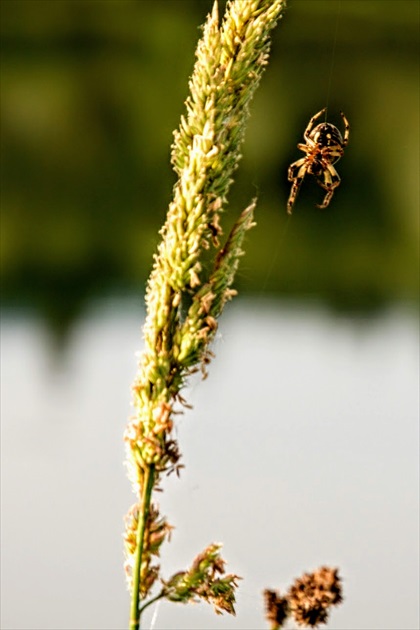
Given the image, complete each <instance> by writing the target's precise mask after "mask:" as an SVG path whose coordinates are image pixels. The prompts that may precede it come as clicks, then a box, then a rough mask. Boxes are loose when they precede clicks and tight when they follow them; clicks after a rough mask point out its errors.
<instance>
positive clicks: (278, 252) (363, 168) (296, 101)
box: [0, 0, 419, 328]
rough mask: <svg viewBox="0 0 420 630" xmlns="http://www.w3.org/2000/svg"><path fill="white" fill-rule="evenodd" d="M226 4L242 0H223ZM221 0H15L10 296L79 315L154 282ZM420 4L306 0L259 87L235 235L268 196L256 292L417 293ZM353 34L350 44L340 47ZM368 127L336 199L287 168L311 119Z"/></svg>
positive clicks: (8, 177) (5, 108) (8, 21)
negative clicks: (206, 33) (109, 296)
mask: <svg viewBox="0 0 420 630" xmlns="http://www.w3.org/2000/svg"><path fill="white" fill-rule="evenodd" d="M220 4H221V5H222V7H223V5H224V2H221V3H220ZM211 5H212V0H60V1H59V2H58V1H56V0H1V3H0V10H1V46H2V50H1V159H2V162H1V205H2V218H1V267H2V292H3V302H4V304H5V305H8V304H9V305H10V304H15V305H16V304H23V305H26V306H28V307H31V308H36V309H37V310H39V311H41V312H42V313H43V314H44V315H45V316H47V317H48V318H49V321H50V323H51V324H54V325H55V326H56V327H58V328H60V327H64V326H66V325H67V324H68V323H69V322H70V321H71V320H72V319H73V318H74V317H75V316H76V315H77V313H78V312H79V311H80V309H81V308H82V307H83V305H84V303H85V302H86V300H88V299H91V298H92V297H94V296H96V295H100V294H105V293H107V292H110V291H118V292H130V291H136V292H137V293H141V292H142V290H143V288H144V282H145V280H146V278H147V276H148V273H149V271H150V268H151V264H152V255H153V252H154V250H155V248H156V244H157V242H158V230H159V228H160V226H161V224H162V223H163V221H164V217H165V213H166V209H167V206H168V203H169V201H170V198H171V192H172V186H173V184H174V181H175V178H174V174H173V172H172V170H171V167H170V161H169V160H170V145H171V143H172V131H173V129H175V128H176V127H177V126H178V123H179V117H180V115H181V114H182V113H183V112H184V100H185V98H186V96H187V90H188V86H187V83H188V77H189V76H190V74H191V72H192V67H193V64H194V50H195V46H196V43H197V40H198V38H199V36H200V30H199V28H198V26H199V25H200V24H202V23H203V22H204V19H205V16H206V14H207V12H208V11H209V10H210V8H211ZM418 38H419V15H418V3H417V2H415V1H412V0H388V1H387V2H382V1H381V0H342V1H341V2H340V1H339V0H289V9H288V11H287V14H286V16H285V17H284V19H283V20H282V21H281V23H280V24H279V26H278V28H277V30H276V32H275V34H274V41H273V47H272V56H271V60H270V64H269V66H268V69H267V72H266V74H265V75H264V77H263V81H262V84H261V87H260V89H259V91H258V93H257V95H256V97H255V99H254V102H253V106H252V115H251V119H250V123H249V127H248V132H247V138H246V142H245V145H244V150H243V160H242V162H241V166H240V169H239V171H238V174H237V180H236V182H235V185H234V187H233V190H232V195H231V199H230V205H229V212H228V214H227V215H226V216H225V227H226V230H227V229H228V227H229V224H230V223H231V222H233V219H234V217H235V216H236V215H237V214H238V213H239V212H240V211H241V210H242V209H243V208H244V207H245V205H246V204H247V203H248V201H249V200H250V199H251V198H252V197H253V196H254V195H255V194H257V195H258V198H259V203H258V208H257V222H258V226H257V228H256V229H254V230H253V231H252V232H251V235H250V237H249V239H248V242H247V255H246V257H245V258H244V259H243V262H242V266H241V269H240V274H239V287H238V288H239V289H240V290H241V293H246V292H248V293H253V292H254V293H255V292H257V293H258V294H261V292H262V293H264V294H269V293H271V294H278V295H282V296H288V295H292V296H296V297H298V298H308V297H312V298H314V299H318V300H322V301H324V302H326V303H328V304H330V305H331V306H332V307H334V308H336V309H339V310H342V311H345V312H348V311H349V310H351V311H352V312H354V311H359V312H366V311H372V310H373V311H376V310H377V309H378V308H383V307H386V306H387V305H390V304H392V303H394V302H397V301H410V302H413V301H417V298H418V292H419V286H418V279H419V276H418V243H419V222H418V209H419V74H418V71H419V67H418V44H419V42H418ZM334 42H335V43H334ZM327 102H328V106H329V114H328V119H329V120H330V121H331V122H333V123H334V124H337V126H339V127H341V119H340V116H339V111H340V110H343V111H344V112H345V114H346V115H347V117H348V118H349V120H350V123H351V133H350V143H349V146H348V148H347V150H346V154H345V156H344V158H343V159H342V160H341V161H340V162H339V163H338V164H337V171H338V172H339V174H340V176H341V178H342V184H341V186H340V187H339V188H338V189H337V191H336V193H335V195H334V197H333V200H332V202H331V205H330V207H329V208H328V209H326V210H319V209H317V208H315V207H314V205H315V203H319V202H320V201H321V199H322V198H323V191H322V190H321V189H320V188H319V187H318V186H317V185H316V184H315V183H314V182H311V181H310V178H308V181H306V182H305V183H304V186H303V187H302V190H301V193H300V195H299V197H298V201H297V204H296V206H295V210H294V215H293V217H292V218H291V219H290V220H289V219H288V218H287V215H286V210H285V205H286V200H287V196H288V193H289V184H288V182H287V167H288V165H289V164H290V163H291V162H292V161H295V160H297V159H298V158H299V157H302V155H303V154H302V153H300V152H299V150H298V149H297V148H296V144H297V143H298V142H301V141H302V134H303V131H304V129H305V127H306V125H307V123H308V121H309V118H310V117H311V116H312V115H313V114H314V113H316V112H317V111H319V110H320V109H321V108H322V107H324V106H325V105H326V104H327Z"/></svg>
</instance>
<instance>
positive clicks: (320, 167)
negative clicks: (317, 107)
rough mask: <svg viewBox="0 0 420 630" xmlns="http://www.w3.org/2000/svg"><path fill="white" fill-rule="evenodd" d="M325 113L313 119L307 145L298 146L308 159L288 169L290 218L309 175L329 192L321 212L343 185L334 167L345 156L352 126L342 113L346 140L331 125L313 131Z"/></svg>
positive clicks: (306, 136)
mask: <svg viewBox="0 0 420 630" xmlns="http://www.w3.org/2000/svg"><path fill="white" fill-rule="evenodd" d="M326 109H327V108H326V107H324V109H321V111H320V112H318V113H317V114H315V116H312V118H311V120H310V121H309V124H308V126H307V127H306V129H305V132H304V134H303V137H304V138H305V142H306V144H301V143H299V144H298V145H297V146H298V149H300V150H301V151H304V153H306V155H305V157H303V158H301V159H300V160H297V162H293V164H291V165H290V166H289V172H288V180H289V182H293V185H292V188H291V191H290V195H289V199H288V202H287V212H288V214H292V209H293V205H294V203H295V201H296V197H297V194H298V192H299V188H300V185H301V183H302V181H303V178H304V177H305V175H306V174H307V173H309V174H310V175H314V176H315V177H316V180H317V182H318V184H319V185H320V186H322V188H324V189H325V190H326V191H327V194H326V195H325V197H324V201H323V202H322V203H321V204H317V207H318V208H326V207H327V206H328V204H329V203H330V201H331V198H332V196H333V194H334V190H335V189H336V188H337V186H339V185H340V181H341V180H340V177H339V176H338V173H337V171H336V170H335V168H334V166H333V164H335V163H336V162H338V160H339V159H340V158H341V156H342V155H343V153H344V148H345V147H346V146H347V143H348V141H349V134H350V125H349V121H348V120H347V118H346V117H345V116H344V114H343V112H340V114H341V117H342V119H343V122H344V138H343V136H342V135H341V133H340V131H339V130H338V129H337V127H335V126H334V125H331V123H327V122H325V123H320V124H319V125H317V126H316V127H314V125H315V121H316V120H318V118H319V117H320V116H322V114H323V113H324V112H325V111H326Z"/></svg>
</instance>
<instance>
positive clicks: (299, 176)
mask: <svg viewBox="0 0 420 630" xmlns="http://www.w3.org/2000/svg"><path fill="white" fill-rule="evenodd" d="M307 168H308V167H307V163H306V158H302V159H301V160H298V161H297V162H294V163H293V164H291V165H290V166H289V173H288V180H289V182H293V184H292V188H291V190H290V195H289V199H288V200H287V213H288V214H292V210H293V205H294V203H295V201H296V197H297V195H298V192H299V188H300V185H301V183H302V182H303V178H304V177H305V175H306V172H307Z"/></svg>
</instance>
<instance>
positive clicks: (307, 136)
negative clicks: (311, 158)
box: [299, 107, 327, 148]
mask: <svg viewBox="0 0 420 630" xmlns="http://www.w3.org/2000/svg"><path fill="white" fill-rule="evenodd" d="M326 109H327V108H326V107H324V109H321V111H320V112H318V113H317V114H315V116H312V118H311V120H310V121H309V123H308V126H307V127H306V129H305V132H304V134H303V137H304V138H305V140H306V142H307V143H308V144H311V145H313V142H312V140H311V139H310V137H309V134H310V133H311V131H312V129H313V127H314V124H315V121H316V120H318V118H319V117H320V116H322V114H323V113H324V112H325V110H326ZM299 148H300V147H299Z"/></svg>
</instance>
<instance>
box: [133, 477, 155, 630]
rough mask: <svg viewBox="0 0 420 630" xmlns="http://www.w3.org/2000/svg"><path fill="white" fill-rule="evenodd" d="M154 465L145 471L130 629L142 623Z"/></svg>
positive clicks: (135, 628)
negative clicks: (142, 585)
mask: <svg viewBox="0 0 420 630" xmlns="http://www.w3.org/2000/svg"><path fill="white" fill-rule="evenodd" d="M154 476H155V471H154V466H149V467H148V468H147V469H146V471H145V476H144V486H143V488H142V500H141V503H140V506H141V507H140V514H139V522H138V529H137V549H136V553H135V561H134V570H133V593H132V600H131V615H130V630H137V629H138V628H139V623H140V584H139V580H140V567H141V561H142V555H143V545H144V531H145V528H146V523H147V518H148V515H149V509H150V501H151V496H152V489H153V483H154Z"/></svg>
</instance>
